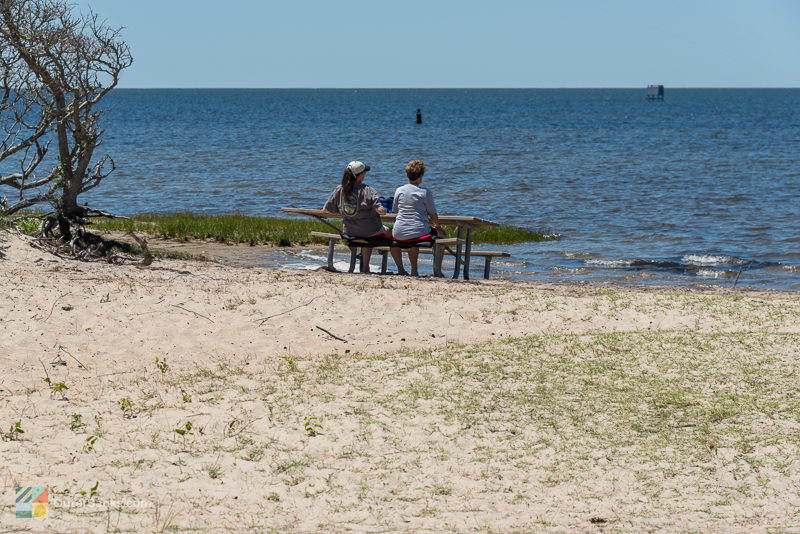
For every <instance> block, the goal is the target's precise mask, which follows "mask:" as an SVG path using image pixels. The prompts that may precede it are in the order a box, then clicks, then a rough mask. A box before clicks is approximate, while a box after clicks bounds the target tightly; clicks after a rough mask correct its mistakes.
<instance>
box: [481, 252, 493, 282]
mask: <svg viewBox="0 0 800 534" xmlns="http://www.w3.org/2000/svg"><path fill="white" fill-rule="evenodd" d="M491 263H492V257H491V256H486V263H485V264H484V266H483V279H484V280H488V279H489V273H490V272H491Z"/></svg>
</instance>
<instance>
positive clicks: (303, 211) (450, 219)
mask: <svg viewBox="0 0 800 534" xmlns="http://www.w3.org/2000/svg"><path fill="white" fill-rule="evenodd" d="M281 211H284V212H286V213H296V214H298V215H308V216H309V217H322V218H325V219H341V218H342V214H341V213H331V212H329V211H324V210H319V209H311V208H281ZM396 217H397V214H395V213H387V214H386V215H381V220H382V221H385V222H392V221H394V220H395V218H396ZM439 224H441V225H442V226H472V227H475V228H477V227H479V226H500V225H499V224H497V223H495V222H492V221H487V220H485V219H480V218H478V217H468V216H462V215H439Z"/></svg>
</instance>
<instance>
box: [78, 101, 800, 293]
mask: <svg viewBox="0 0 800 534" xmlns="http://www.w3.org/2000/svg"><path fill="white" fill-rule="evenodd" d="M644 96H645V90H644V89H635V90H633V89H631V90H605V89H597V90H570V89H558V90H536V89H534V90H527V89H524V90H522V89H521V90H117V91H115V92H114V93H113V94H111V95H110V97H109V99H108V100H109V104H110V105H111V106H112V108H113V109H112V111H111V112H110V113H109V115H108V116H107V132H106V135H105V137H104V139H105V144H104V149H105V151H107V152H109V153H110V154H111V155H112V156H113V157H114V159H115V160H116V162H117V165H118V171H117V172H116V173H115V174H114V175H113V176H112V177H111V178H109V179H108V180H107V181H106V182H104V184H103V185H102V186H101V187H100V188H99V189H98V190H96V191H95V192H92V193H91V194H90V195H87V196H85V197H84V198H85V199H86V200H89V201H90V202H91V204H92V205H94V206H95V207H98V208H104V209H109V210H112V211H117V212H120V213H126V214H130V213H137V212H144V211H176V210H192V211H197V212H204V213H229V212H234V211H238V212H242V213H246V214H253V215H281V213H280V211H279V208H281V207H283V206H297V207H321V206H322V204H323V202H324V200H325V198H326V196H327V195H328V193H329V192H330V191H331V190H332V189H333V188H334V187H335V186H336V185H337V184H338V183H339V181H340V179H341V173H342V170H343V168H344V166H345V165H346V164H347V162H348V161H350V160H352V159H360V160H363V161H365V162H367V163H369V164H370V165H372V168H373V170H372V171H371V172H370V173H369V174H368V178H367V183H369V184H370V185H372V186H373V187H375V188H376V189H377V190H378V191H379V192H380V193H381V194H383V195H391V194H392V193H393V192H394V189H395V188H396V187H397V186H399V185H401V184H403V183H404V180H405V177H404V172H403V169H404V166H405V163H406V162H408V161H409V160H410V159H414V158H419V159H422V160H424V161H425V163H426V165H427V166H428V172H427V173H426V176H425V185H426V186H428V187H429V188H430V189H432V190H433V192H434V195H435V198H436V201H437V203H438V207H439V211H440V213H442V214H449V215H475V216H480V217H484V218H487V219H490V220H493V221H496V222H500V223H506V224H513V225H519V226H525V227H530V228H534V229H544V230H546V231H549V232H553V233H557V234H560V235H561V239H560V240H559V241H555V242H548V243H528V244H521V245H515V246H509V247H497V246H495V245H488V247H489V248H492V249H496V248H499V249H502V250H507V251H509V252H510V253H511V258H510V261H507V262H500V263H499V264H498V266H497V269H498V272H497V273H496V275H497V276H506V277H512V278H524V279H537V280H550V281H555V280H585V281H591V280H609V281H623V282H625V281H630V282H632V283H658V284H683V285H691V284H722V285H732V284H733V281H734V278H735V277H736V275H737V274H739V272H740V271H741V274H740V279H739V280H738V284H739V286H742V285H747V286H756V287H761V288H779V289H791V290H798V289H800V268H798V267H797V266H798V265H800V90H798V89H787V90H781V89H766V90H763V89H753V90H739V89H735V90H734V89H730V90H725V89H720V90H711V89H703V90H693V89H669V88H667V91H666V99H665V100H664V101H663V102H647V101H646V100H645V98H644ZM417 108H421V109H422V111H423V116H424V123H423V124H422V125H416V124H415V123H414V115H415V111H416V109H417ZM322 263H323V260H322V259H321V258H318V257H316V256H315V255H314V254H299V255H298V254H294V253H292V254H289V253H276V254H273V255H271V256H270V257H265V258H264V262H263V265H285V266H289V265H291V266H296V267H304V266H309V265H321V264H322Z"/></svg>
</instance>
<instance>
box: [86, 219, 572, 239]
mask: <svg viewBox="0 0 800 534" xmlns="http://www.w3.org/2000/svg"><path fill="white" fill-rule="evenodd" d="M334 222H335V221H334ZM93 224H94V226H95V228H97V229H98V230H103V231H120V232H131V231H133V232H141V233H147V234H151V235H155V236H158V237H161V238H164V239H208V240H214V241H219V242H225V243H248V244H251V245H256V244H269V245H277V246H292V245H305V244H309V243H319V244H323V243H326V242H327V241H325V240H324V239H322V238H315V237H310V236H309V235H308V234H309V232H312V231H316V232H331V231H332V229H331V228H330V227H329V226H327V225H325V224H323V223H321V222H318V221H312V220H308V219H288V218H278V217H252V216H247V215H240V214H231V215H202V214H197V213H190V212H183V213H162V214H156V213H147V214H140V215H134V216H132V217H131V218H130V219H109V218H98V219H94V220H93ZM557 238H558V236H557V235H555V234H551V233H545V232H537V231H533V230H528V229H525V228H518V227H513V226H506V225H504V226H500V227H496V228H480V229H478V230H477V231H476V232H475V234H474V241H475V243H493V244H503V245H508V244H514V243H522V242H527V241H545V240H552V239H557Z"/></svg>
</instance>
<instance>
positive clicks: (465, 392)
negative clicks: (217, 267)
mask: <svg viewBox="0 0 800 534" xmlns="http://www.w3.org/2000/svg"><path fill="white" fill-rule="evenodd" d="M602 298H604V299H608V300H609V302H611V303H616V304H622V303H624V300H623V299H620V298H619V295H605V296H603V297H602ZM612 307H613V306H612ZM722 307H723V308H724V306H722ZM612 311H613V310H612ZM775 313H777V312H775ZM798 347H800V334H796V333H779V332H764V331H757V332H706V333H698V332H683V331H682V332H678V331H655V332H613V333H601V334H581V335H579V334H543V335H534V336H526V337H521V338H515V339H505V340H503V341H498V342H494V343H482V344H476V345H465V346H461V345H447V346H444V347H440V348H432V349H429V350H406V351H398V352H391V353H362V354H355V353H354V354H344V355H343V354H338V355H337V354H329V355H327V356H324V357H311V356H302V355H293V356H291V357H290V356H284V357H279V356H277V355H269V354H264V355H258V356H256V355H254V354H248V355H246V356H245V357H239V356H235V355H228V356H225V357H223V356H219V357H215V358H212V360H213V362H214V363H213V364H210V365H209V364H206V365H202V366H198V365H196V364H194V363H191V364H189V363H185V364H183V365H180V364H178V363H177V362H175V361H173V360H172V359H170V361H169V366H168V367H164V366H162V367H161V368H159V367H158V366H157V365H152V364H149V365H148V366H147V368H146V369H145V370H144V371H137V372H136V373H135V374H132V375H121V376H109V377H103V376H100V377H97V378H89V377H87V378H85V379H81V380H79V379H77V378H74V379H71V380H70V403H59V402H51V403H49V404H44V405H43V408H42V411H41V413H39V415H38V416H37V417H26V418H25V419H24V422H23V424H24V427H25V432H26V434H24V435H23V440H24V439H34V438H33V437H31V438H28V435H30V436H36V439H40V437H41V436H42V433H43V432H47V439H49V440H57V441H59V442H60V443H63V445H62V448H64V450H65V451H66V452H64V454H61V453H59V454H60V455H61V457H58V458H44V457H42V456H41V455H42V454H43V453H39V452H37V450H36V449H35V448H32V447H30V448H22V449H18V450H19V451H23V450H24V451H26V452H24V453H23V452H8V451H7V452H6V453H5V454H6V457H7V459H8V460H9V461H11V462H14V461H16V460H20V461H22V460H25V461H26V462H27V463H28V464H31V465H48V466H50V467H48V469H55V470H54V471H53V472H51V473H50V474H49V476H50V477H51V478H56V479H57V478H58V477H59V476H60V475H58V474H57V473H58V469H60V468H59V467H58V466H60V465H72V464H73V463H76V462H77V464H78V465H79V467H80V469H81V470H82V471H81V472H82V473H84V472H85V476H84V475H82V476H84V478H86V479H87V480H88V479H89V478H90V479H91V480H95V479H97V480H102V481H103V483H102V487H103V490H104V491H105V492H108V494H109V496H110V495H111V493H112V491H116V490H119V489H125V490H126V491H130V490H131V489H132V488H135V489H133V491H134V492H136V493H135V496H136V497H137V498H139V499H153V498H154V497H153V496H154V495H156V494H162V493H166V494H169V495H170V496H171V498H172V499H174V500H175V502H179V501H180V500H181V498H189V499H192V504H193V508H192V512H191V514H186V513H181V514H178V515H177V516H176V517H175V518H174V524H175V525H176V529H177V530H180V531H182V530H189V529H191V528H192V525H193V524H194V523H193V521H194V522H196V521H197V520H198V518H199V519H201V520H203V521H209V522H210V523H209V524H216V523H214V521H221V523H219V524H226V525H229V524H232V523H230V521H232V520H233V516H231V515H226V512H220V511H219V510H220V509H219V508H217V506H218V505H219V501H215V500H213V499H212V498H211V497H197V489H196V485H201V486H202V485H203V484H206V483H209V482H211V483H213V484H214V486H215V487H216V486H218V485H222V484H227V483H229V481H236V480H240V479H241V480H247V481H248V484H249V485H252V486H253V487H258V488H260V489H259V492H258V493H257V495H245V494H242V495H238V498H239V499H240V500H239V503H241V504H237V509H242V510H244V509H246V508H247V505H248V503H249V504H250V505H253V506H254V508H253V514H254V515H252V516H243V517H242V518H238V519H243V520H253V521H254V520H256V519H257V520H258V521H260V522H261V523H263V524H264V525H265V527H266V526H268V527H270V528H280V527H281V525H283V524H284V523H282V522H287V523H292V524H295V525H296V526H295V527H293V529H295V530H303V529H305V530H309V529H311V530H313V529H315V528H322V529H323V530H325V531H330V532H339V531H343V530H346V527H347V525H350V524H351V522H352V521H353V520H354V519H353V518H359V521H367V523H364V524H363V525H362V526H365V527H369V528H372V526H373V525H374V524H373V523H370V522H368V521H369V518H370V517H371V516H370V510H381V511H382V513H385V514H386V515H385V516H384V517H385V518H392V517H403V518H406V520H407V522H406V523H402V524H398V523H394V522H392V521H393V520H391V519H385V521H386V522H385V523H384V528H385V529H387V528H388V529H389V530H391V529H392V528H395V527H398V528H399V527H402V528H403V529H406V530H410V531H424V530H434V531H441V530H443V527H444V525H447V524H450V523H448V521H452V522H453V523H452V525H453V529H454V530H456V531H463V530H464V529H466V528H467V527H469V528H475V529H477V530H478V531H489V530H490V529H491V528H495V527H496V526H497V525H499V524H501V525H503V528H502V529H501V530H502V531H515V530H516V531H526V530H536V529H537V528H539V527H542V528H548V529H551V530H553V531H565V530H566V531H569V530H573V528H572V527H574V526H576V525H578V526H580V527H581V528H579V530H581V529H583V530H588V529H589V528H590V526H591V520H592V519H593V518H595V519H596V518H600V519H602V520H603V521H605V523H604V524H605V525H606V526H605V527H604V529H605V531H612V532H613V531H619V530H620V529H622V530H629V531H645V530H647V529H648V528H649V527H650V526H652V525H654V524H657V525H659V526H660V527H663V528H667V527H670V525H673V524H677V523H676V522H677V521H678V520H683V521H684V524H692V525H697V526H698V527H700V528H701V530H702V531H708V530H709V525H725V526H727V527H730V528H727V529H723V530H728V531H736V530H737V528H735V527H737V526H741V527H743V528H745V527H747V526H748V525H745V524H744V523H741V521H743V519H742V516H741V514H740V512H739V510H741V509H748V510H755V511H756V512H757V513H768V514H769V517H771V518H774V521H775V522H781V521H782V522H783V523H784V524H786V521H788V519H789V517H790V515H791V513H793V511H792V510H793V509H790V508H791V507H790V506H788V505H786V504H785V502H786V497H787V495H786V491H787V490H782V489H781V488H791V487H796V485H797V484H798V483H800V464H798V462H797V461H796V458H797V457H798V452H800V423H798V421H800V397H798V396H797V395H796V384H797V382H798V379H799V378H800V365H799V364H798V363H797V362H798V356H800V353H799V350H798ZM157 363H158V362H157ZM57 372H66V371H57V370H52V371H51V374H52V375H53V380H61V378H60V377H59V376H56V373H57ZM73 373H74V371H73ZM23 386H24V385H23V384H19V385H15V386H13V387H14V388H22V387H23ZM203 392H208V393H206V394H204V393H203ZM23 393H24V392H23V390H22V389H20V390H19V391H17V390H16V389H14V390H10V391H7V392H6V394H7V395H6V399H7V400H8V402H9V408H11V409H13V410H16V409H17V408H19V407H22V406H27V405H29V403H30V399H29V398H27V397H25V395H24V394H23ZM186 393H188V394H189V395H190V396H191V402H186V401H185V394H186ZM119 399H127V400H128V401H129V402H127V403H123V404H120V402H119ZM74 403H80V406H81V410H82V412H83V413H84V414H86V415H85V418H86V420H87V422H88V421H90V420H91V415H90V414H95V421H98V426H99V424H100V423H99V421H100V420H102V421H103V422H104V423H103V427H102V432H99V431H95V432H94V434H92V435H96V436H98V439H96V442H95V443H93V446H92V448H91V449H89V450H86V449H83V450H82V449H81V446H82V445H83V442H84V441H85V439H86V435H84V434H76V432H75V431H74V424H73V423H74V421H75V417H74V413H75V404H74ZM123 405H124V406H131V407H132V408H133V409H131V410H125V409H121V406H123ZM189 423H191V424H189ZM6 426H8V424H7V421H6ZM91 426H93V425H91ZM310 428H311V429H312V430H313V431H310V430H309V429H310ZM85 430H86V431H90V430H91V428H87V429H85ZM179 430H180V431H181V432H178V431H179ZM156 433H158V436H157V437H158V439H156V438H155V437H154V435H156ZM22 443H25V442H24V441H22ZM123 444H124V445H123ZM121 445H122V449H121V450H117V447H120V446H121ZM148 451H151V452H148ZM153 473H158V477H155V478H153V477H152V474H153ZM87 477H88V478H87ZM140 477H141V480H138V479H139V478H140ZM148 477H149V478H148ZM62 484H63V483H62ZM114 488H116V490H115V489H114ZM148 492H151V493H148ZM259 495H261V496H263V495H269V496H270V497H268V498H266V500H265V499H264V498H262V497H259ZM231 502H233V501H231ZM642 502H647V503H648V505H647V506H646V507H643V506H641V503H642ZM539 503H544V504H546V507H542V506H539ZM256 504H257V506H256ZM263 506H271V507H272V508H269V510H268V511H269V512H270V513H265V512H264V510H262V508H261V507H263ZM612 509H613V512H612V511H611V510H612ZM298 510H299V511H298ZM302 510H317V512H315V514H316V516H315V517H316V520H315V522H314V524H313V525H311V526H309V525H310V523H308V521H311V518H308V517H305V516H304V515H303V514H305V513H306V512H303V511H302ZM532 510H533V512H532ZM544 510H547V513H546V514H545V515H541V516H537V515H536V514H538V513H544ZM54 512H55V513H59V514H62V517H68V518H70V519H71V520H73V519H74V520H75V521H79V522H82V523H81V524H87V522H88V523H91V522H92V521H98V522H102V521H103V519H102V517H93V516H91V515H84V516H77V515H70V512H69V511H67V510H63V509H55V510H54ZM219 513H222V515H223V517H218V516H217V515H216V514H219ZM256 514H257V515H256ZM610 514H613V515H610ZM461 517H468V518H469V523H468V524H467V523H463V522H459V519H458V518H461ZM621 517H624V526H620V525H623V522H621V520H620V519H619V518H621ZM763 517H766V516H763ZM322 518H324V523H317V521H319V520H321V519H322ZM304 521H305V522H304ZM764 521H768V520H767V519H764ZM687 522H688V523H687ZM98 524H99V523H98ZM319 524H321V525H323V526H322V527H317V525H319ZM298 525H305V526H298ZM615 525H616V526H615ZM749 526H752V525H749ZM551 527H552V528H551ZM584 527H585V528H584ZM617 527H619V528H617ZM670 528H673V527H670ZM676 529H677V530H681V528H680V527H679V526H677V527H674V528H673V530H676ZM290 530H292V529H290ZM712 530H714V529H712ZM738 530H741V529H738ZM237 532H238V530H237Z"/></svg>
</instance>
